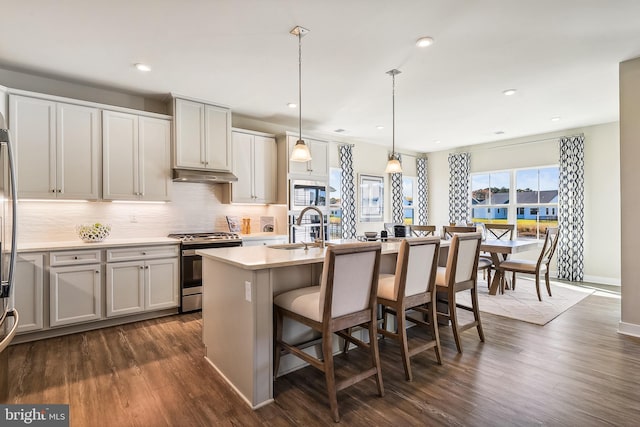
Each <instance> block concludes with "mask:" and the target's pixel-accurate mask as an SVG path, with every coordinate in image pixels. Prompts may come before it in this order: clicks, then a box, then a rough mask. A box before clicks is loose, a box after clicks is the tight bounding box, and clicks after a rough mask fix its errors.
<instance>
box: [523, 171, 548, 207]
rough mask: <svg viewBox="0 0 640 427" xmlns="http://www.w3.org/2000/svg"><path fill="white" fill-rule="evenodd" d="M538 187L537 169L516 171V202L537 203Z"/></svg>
mask: <svg viewBox="0 0 640 427" xmlns="http://www.w3.org/2000/svg"><path fill="white" fill-rule="evenodd" d="M538 188H539V186H538V169H525V170H519V171H517V172H516V193H517V197H516V199H517V203H539V201H538ZM556 190H557V187H556Z"/></svg>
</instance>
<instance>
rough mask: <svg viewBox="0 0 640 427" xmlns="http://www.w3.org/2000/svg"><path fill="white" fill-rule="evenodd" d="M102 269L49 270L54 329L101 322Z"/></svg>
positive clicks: (50, 304)
mask: <svg viewBox="0 0 640 427" xmlns="http://www.w3.org/2000/svg"><path fill="white" fill-rule="evenodd" d="M101 279H102V266H101V265H100V264H81V265H71V266H65V267H51V268H50V270H49V294H50V300H49V312H50V319H49V324H50V326H51V327H54V326H63V325H70V324H73V323H80V322H87V321H91V320H99V319H100V318H102V287H101V282H102V280H101Z"/></svg>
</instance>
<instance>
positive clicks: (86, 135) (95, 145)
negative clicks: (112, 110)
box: [56, 103, 100, 200]
mask: <svg viewBox="0 0 640 427" xmlns="http://www.w3.org/2000/svg"><path fill="white" fill-rule="evenodd" d="M56 119H57V120H56V122H57V126H56V129H57V131H56V135H57V138H56V139H57V143H58V145H57V162H56V163H57V174H56V178H57V183H56V193H57V197H58V198H64V199H93V200H96V199H98V197H99V194H98V182H99V181H98V179H99V178H98V177H99V174H98V171H99V165H98V158H99V157H98V150H99V147H100V128H99V127H100V125H99V122H100V121H99V110H98V109H96V108H89V107H82V106H79V105H71V104H62V103H58V104H57V111H56Z"/></svg>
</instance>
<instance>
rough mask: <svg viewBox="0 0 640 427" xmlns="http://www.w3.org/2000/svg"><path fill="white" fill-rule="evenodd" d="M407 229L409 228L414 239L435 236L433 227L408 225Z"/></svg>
mask: <svg viewBox="0 0 640 427" xmlns="http://www.w3.org/2000/svg"><path fill="white" fill-rule="evenodd" d="M409 228H411V233H412V234H413V235H414V236H416V237H428V236H435V234H436V226H435V225H410V226H409Z"/></svg>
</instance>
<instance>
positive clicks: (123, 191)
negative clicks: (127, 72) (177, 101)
mask: <svg viewBox="0 0 640 427" xmlns="http://www.w3.org/2000/svg"><path fill="white" fill-rule="evenodd" d="M102 128H103V137H102V149H103V152H102V157H103V175H104V176H103V190H102V192H103V198H104V199H106V200H148V201H166V200H170V193H169V189H170V186H171V161H170V155H171V154H170V150H171V122H170V121H169V120H168V119H164V118H155V117H147V116H141V115H137V114H129V113H121V112H115V111H103V112H102Z"/></svg>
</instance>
